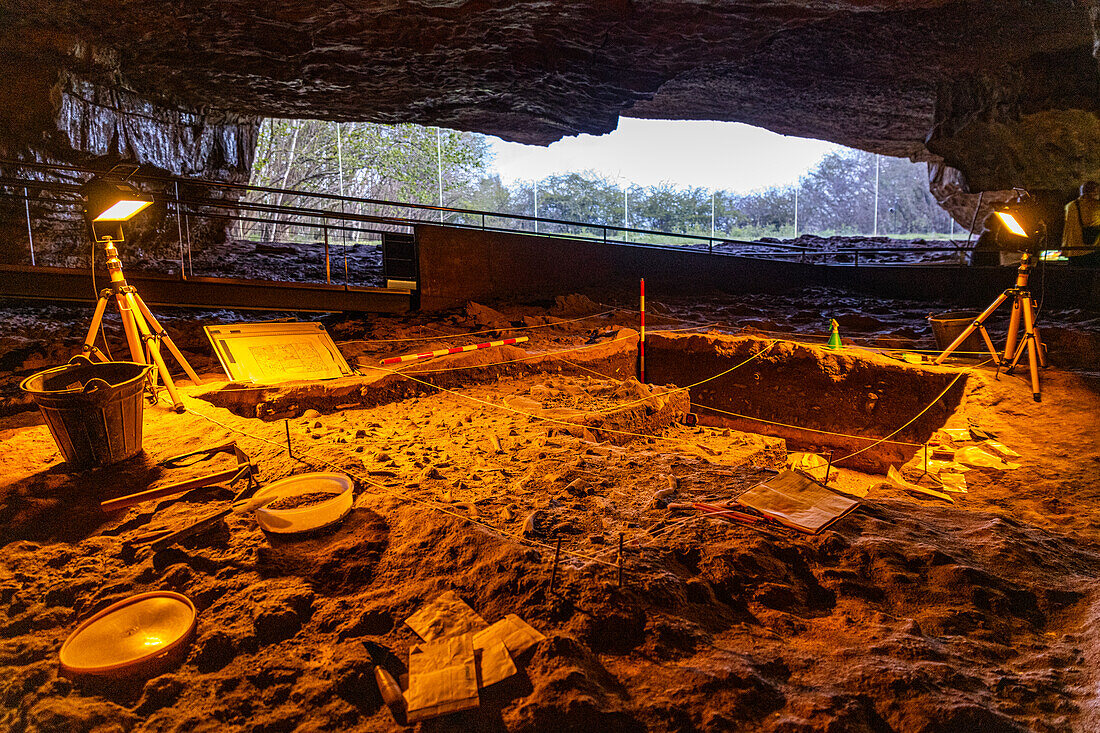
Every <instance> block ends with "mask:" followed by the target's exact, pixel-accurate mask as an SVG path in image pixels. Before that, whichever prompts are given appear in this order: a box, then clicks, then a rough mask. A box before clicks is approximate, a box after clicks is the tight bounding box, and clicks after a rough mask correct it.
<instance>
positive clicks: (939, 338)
mask: <svg viewBox="0 0 1100 733" xmlns="http://www.w3.org/2000/svg"><path fill="white" fill-rule="evenodd" d="M980 315H981V313H979V312H978V311H948V312H947V313H936V314H932V315H930V316H928V321H929V323H931V324H932V334H933V335H934V336H935V337H936V346H937V347H938V348H939V349H940V350H941V351H942V350H943V349H946V348H947V347H948V346H950V345H951V344H952V343H953V342H954V341H955V339H957V338H958V337H959V336H960V335H962V332H963V331H965V330H966V329H967V327H968V326H970V324H971V323H973V322H974V319H975V318H977V317H978V316H980ZM967 352H974V353H967ZM987 353H989V350H988V349H987V348H986V346H985V341H984V340H983V339H982V335H981V332H979V331H977V330H975V331H974V333H972V334H970V335H969V336H967V337H966V341H963V342H962V345H961V346H959V348H957V349H955V351H954V352H953V354H954V355H955V356H959V357H965V358H977V357H979V356H980V355H981V354H987Z"/></svg>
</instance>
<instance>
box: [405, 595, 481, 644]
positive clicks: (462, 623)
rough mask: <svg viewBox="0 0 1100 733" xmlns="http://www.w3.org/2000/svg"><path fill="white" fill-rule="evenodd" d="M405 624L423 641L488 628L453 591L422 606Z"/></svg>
mask: <svg viewBox="0 0 1100 733" xmlns="http://www.w3.org/2000/svg"><path fill="white" fill-rule="evenodd" d="M405 623H406V624H407V625H408V626H409V627H410V628H411V629H412V630H413V631H415V632H416V634H417V636H419V637H420V638H421V639H423V640H424V641H434V640H436V639H442V638H445V637H448V636H457V635H459V634H465V633H468V632H475V631H481V630H482V629H485V628H488V626H489V624H487V623H486V622H485V619H483V618H482V617H481V616H479V615H477V612H476V611H474V609H472V608H470V607H469V606H468V605H467V604H466V602H465V601H463V600H462V599H461V598H459V597H458V594H457V593H455V592H454V591H453V590H449V591H447V592H446V593H444V594H443V595H441V596H439V597H438V598H436V599H435V600H434V601H432V602H431V603H428V604H427V605H425V606H422V607H421V608H420V610H419V611H417V612H416V613H414V614H413V615H412V616H409V618H407V619H405Z"/></svg>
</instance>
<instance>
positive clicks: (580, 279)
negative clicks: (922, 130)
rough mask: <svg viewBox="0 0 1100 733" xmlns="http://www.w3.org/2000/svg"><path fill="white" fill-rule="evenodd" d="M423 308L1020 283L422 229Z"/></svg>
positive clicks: (1060, 288)
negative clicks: (622, 292)
mask: <svg viewBox="0 0 1100 733" xmlns="http://www.w3.org/2000/svg"><path fill="white" fill-rule="evenodd" d="M417 240H418V247H419V259H420V307H421V308H424V309H427V310H433V309H440V308H449V307H452V306H456V305H461V304H462V303H465V302H466V301H468V300H478V301H481V300H492V299H495V298H521V299H530V300H541V299H547V298H552V297H554V296H556V295H563V294H568V293H578V292H579V293H586V294H593V295H597V296H598V295H599V294H601V293H607V292H608V291H614V290H617V289H623V288H626V289H630V290H635V289H636V288H637V287H638V278H641V277H644V278H645V279H646V284H647V285H652V286H653V290H654V292H658V291H661V292H663V293H664V294H666V295H667V294H672V293H676V294H699V293H700V292H705V291H707V290H713V289H718V290H724V291H726V292H731V293H744V292H755V293H760V292H763V293H784V292H788V291H791V290H796V289H799V288H805V287H810V286H831V287H837V288H842V289H846V290H856V291H862V292H866V293H870V294H873V295H879V296H882V297H890V298H911V299H915V300H935V301H941V302H947V303H957V304H959V305H966V306H971V307H977V306H984V305H987V304H988V303H989V302H991V301H992V300H993V298H995V297H996V296H997V295H999V294H1000V293H1001V291H1002V290H1004V289H1005V288H1007V287H1010V286H1011V285H1012V284H1013V283H1014V281H1015V277H1016V271H1015V269H1013V268H1009V267H999V268H989V267H951V266H919V265H913V266H896V267H851V266H825V265H820V264H804V263H798V262H789V261H777V260H763V259H755V258H750V257H736V256H730V255H712V254H708V253H707V252H706V251H701V250H689V249H686V248H684V249H678V248H667V249H662V248H654V247H639V246H630V245H623V244H604V243H602V242H585V241H578V240H571V239H563V238H557V237H547V236H536V235H529V234H511V233H508V232H489V231H482V230H479V229H454V228H448V227H440V226H432V225H418V226H417ZM1038 277H1041V278H1043V280H1042V281H1040V282H1039V283H1034V284H1033V288H1034V290H1035V292H1036V295H1038V293H1039V291H1040V289H1042V290H1043V291H1044V292H1045V298H1044V299H1045V302H1046V303H1047V304H1048V305H1052V306H1055V307H1085V308H1098V307H1100V271H1097V270H1092V271H1090V270H1084V269H1081V268H1076V269H1075V268H1070V267H1066V266H1064V265H1052V266H1050V268H1049V269H1048V271H1047V272H1046V273H1044V274H1042V275H1038Z"/></svg>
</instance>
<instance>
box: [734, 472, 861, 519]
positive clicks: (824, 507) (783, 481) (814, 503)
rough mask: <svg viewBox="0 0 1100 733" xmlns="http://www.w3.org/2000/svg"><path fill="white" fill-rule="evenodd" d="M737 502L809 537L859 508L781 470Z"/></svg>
mask: <svg viewBox="0 0 1100 733" xmlns="http://www.w3.org/2000/svg"><path fill="white" fill-rule="evenodd" d="M737 503H738V504H740V505H741V506H746V507H751V508H752V509H755V510H756V511H758V512H760V513H761V514H763V515H764V516H766V517H770V518H772V519H774V520H775V521H777V522H780V523H781V524H784V525H786V526H788V527H791V528H792V529H797V530H799V531H800V532H808V533H810V534H816V533H818V532H820V531H821V530H822V529H824V528H825V527H827V526H829V525H830V524H832V523H833V522H835V521H836V520H837V519H839V518H840V517H842V516H844V515H845V514H847V513H848V512H850V511H852V510H853V509H855V508H856V507H857V506H859V502H858V501H856V500H855V499H850V498H848V497H846V496H841V495H840V494H837V493H835V492H833V491H830V490H829V489H827V488H825V487H824V486H822V485H821V484H819V483H817V482H816V481H813V480H811V479H808V478H806V477H805V476H802V475H800V474H797V473H795V472H794V471H783V472H782V473H780V474H779V475H778V476H776V477H775V478H772V479H769V480H767V481H765V482H763V483H761V484H758V485H756V486H754V487H753V488H751V489H749V490H748V491H746V492H745V493H744V494H742V495H741V496H739V497H738V498H737Z"/></svg>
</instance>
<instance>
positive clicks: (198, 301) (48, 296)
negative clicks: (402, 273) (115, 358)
mask: <svg viewBox="0 0 1100 733" xmlns="http://www.w3.org/2000/svg"><path fill="white" fill-rule="evenodd" d="M126 280H127V282H128V283H130V284H131V285H133V286H135V287H136V288H137V289H138V292H139V293H140V294H141V296H142V298H143V299H144V300H145V302H146V303H148V304H149V305H151V306H180V307H187V308H240V309H244V310H276V311H288V310H289V311H317V312H332V311H351V312H365V313H405V312H407V311H408V310H410V306H411V302H412V299H411V296H410V294H409V292H408V291H407V290H391V289H387V288H353V287H349V288H346V289H345V288H344V287H343V286H342V285H324V284H315V283H282V282H270V281H265V280H237V279H230V278H213V277H196V278H191V279H189V280H178V279H176V278H173V277H170V276H167V275H155V274H149V273H146V274H132V273H128V274H127V277H126ZM107 284H108V281H107V278H106V277H97V278H96V285H97V286H98V287H100V288H103V287H105V286H106V285H107ZM0 297H9V298H24V299H31V300H61V301H73V302H92V301H94V300H95V298H96V294H95V291H94V290H93V288H92V280H91V277H89V275H88V271H87V270H73V269H68V268H60V267H24V266H19V265H0Z"/></svg>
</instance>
